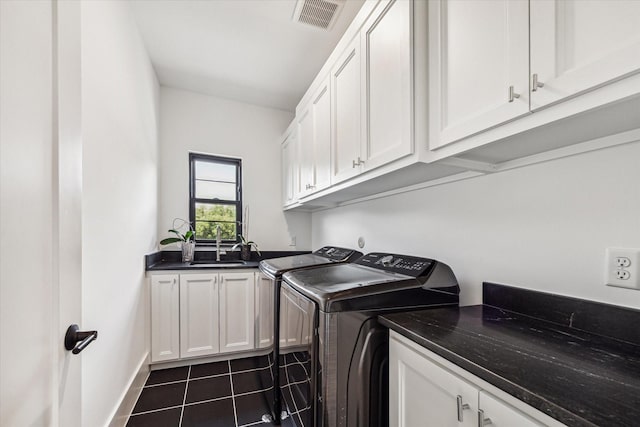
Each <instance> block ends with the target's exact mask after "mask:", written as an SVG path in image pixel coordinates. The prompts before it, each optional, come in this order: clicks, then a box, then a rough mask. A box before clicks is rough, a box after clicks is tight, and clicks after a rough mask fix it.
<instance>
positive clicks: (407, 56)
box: [360, 0, 413, 170]
mask: <svg viewBox="0 0 640 427" xmlns="http://www.w3.org/2000/svg"><path fill="white" fill-rule="evenodd" d="M411 7H412V2H411V1H409V0H387V1H383V2H381V3H380V4H379V5H378V9H377V10H376V12H374V14H373V15H372V16H371V17H370V18H369V20H368V21H367V22H366V23H365V24H364V29H363V31H362V32H361V37H362V39H361V41H360V45H361V46H362V49H363V52H364V54H363V57H362V59H363V60H362V73H361V75H362V105H363V106H365V108H364V110H363V113H364V117H363V119H362V125H363V130H362V136H363V138H362V142H363V144H362V148H361V150H360V151H361V153H362V161H364V169H365V170H370V169H373V168H376V167H378V166H381V165H384V164H386V163H389V162H391V161H393V160H396V159H398V158H400V157H403V156H406V155H409V154H411V153H413V135H412V116H413V83H412V75H413V73H412V65H413V63H412V49H413V41H412V40H413V38H412V25H411Z"/></svg>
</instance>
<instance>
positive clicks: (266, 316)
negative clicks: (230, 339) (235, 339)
mask: <svg viewBox="0 0 640 427" xmlns="http://www.w3.org/2000/svg"><path fill="white" fill-rule="evenodd" d="M255 275H256V285H255V288H256V291H255V292H256V299H255V304H256V308H255V316H254V319H255V334H256V348H266V347H269V346H270V345H271V343H272V342H273V280H271V279H269V278H268V277H267V276H265V275H264V274H262V273H255Z"/></svg>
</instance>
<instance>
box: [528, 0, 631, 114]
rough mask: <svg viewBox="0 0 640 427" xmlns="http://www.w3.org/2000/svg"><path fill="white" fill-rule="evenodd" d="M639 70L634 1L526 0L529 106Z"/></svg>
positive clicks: (533, 106) (541, 103)
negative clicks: (528, 10)
mask: <svg viewBox="0 0 640 427" xmlns="http://www.w3.org/2000/svg"><path fill="white" fill-rule="evenodd" d="M639 71H640V2H639V1H637V0H626V1H625V0H616V1H611V0H591V1H584V0H532V1H531V73H532V79H533V75H534V74H535V76H536V78H537V80H538V82H539V83H541V84H543V85H544V86H542V87H539V88H538V87H536V88H533V87H532V90H533V89H535V91H534V92H532V94H531V107H532V109H536V108H540V107H543V106H545V105H548V104H550V103H553V102H555V101H558V100H561V99H563V98H566V97H568V96H571V95H574V94H577V93H580V92H583V91H585V90H588V89H592V88H595V87H597V86H598V85H601V84H603V83H607V82H609V81H611V80H614V79H617V78H620V77H623V76H626V75H628V74H631V73H637V72H639ZM532 84H533V81H532Z"/></svg>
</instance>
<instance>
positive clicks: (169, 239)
mask: <svg viewBox="0 0 640 427" xmlns="http://www.w3.org/2000/svg"><path fill="white" fill-rule="evenodd" d="M182 241H183V240H182V239H178V238H177V237H167V238H166V239H162V240H160V244H161V245H170V244H171V243H176V242H182Z"/></svg>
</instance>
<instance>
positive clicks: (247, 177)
mask: <svg viewBox="0 0 640 427" xmlns="http://www.w3.org/2000/svg"><path fill="white" fill-rule="evenodd" d="M160 118H161V120H160V196H159V197H160V208H159V214H158V240H161V239H162V238H164V237H168V234H167V230H168V229H169V228H171V225H172V222H173V219H174V218H184V219H188V218H189V152H199V153H207V154H215V155H221V156H229V157H238V158H241V159H242V181H243V182H242V188H243V204H244V205H245V206H246V205H249V210H250V214H249V226H250V230H249V238H250V239H251V240H253V241H255V242H256V243H257V244H258V246H259V247H260V249H262V250H307V249H310V247H311V233H310V229H311V227H310V215H309V214H307V213H283V212H282V184H281V178H280V176H281V172H280V171H281V159H280V142H281V141H280V138H281V135H282V132H284V130H285V129H286V127H287V126H288V124H289V123H290V122H291V120H292V119H293V114H292V113H290V112H288V111H282V110H276V109H271V108H264V107H258V106H255V105H250V104H244V103H240V102H236V101H230V100H226V99H222V98H216V97H212V96H207V95H201V94H196V93H194V92H187V91H183V90H177V89H173V88H166V87H162V88H161V90H160ZM294 235H295V236H296V243H297V246H295V247H292V246H289V244H290V242H291V240H290V238H291V236H294ZM169 249H175V248H173V247H169Z"/></svg>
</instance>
